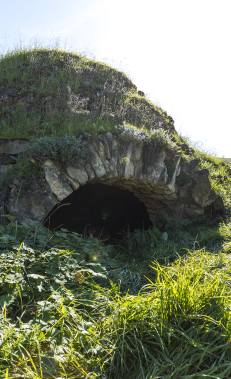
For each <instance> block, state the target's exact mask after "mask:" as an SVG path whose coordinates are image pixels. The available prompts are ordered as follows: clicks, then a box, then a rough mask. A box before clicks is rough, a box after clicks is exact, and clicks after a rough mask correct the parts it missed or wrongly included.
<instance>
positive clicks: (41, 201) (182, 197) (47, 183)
mask: <svg viewBox="0 0 231 379" xmlns="http://www.w3.org/2000/svg"><path fill="white" fill-rule="evenodd" d="M83 134H84V139H85V140H86V142H87V144H86V146H87V149H88V151H89V158H88V159H86V160H83V159H79V158H78V157H75V158H73V159H72V160H71V161H70V162H69V163H68V164H66V165H65V166H64V165H61V164H60V163H59V162H57V161H56V162H53V161H50V160H47V161H45V162H39V161H35V160H34V159H32V158H29V159H30V160H31V162H32V163H33V164H35V165H39V166H40V167H41V168H42V170H43V172H44V179H39V178H37V177H32V178H31V179H30V181H29V184H28V186H27V188H26V189H23V179H22V178H21V177H20V176H18V175H17V174H15V173H13V174H12V175H9V177H8V178H7V179H6V183H5V190H4V191H3V194H2V196H1V204H0V207H1V206H3V205H4V206H5V208H6V212H7V213H10V214H13V215H15V217H16V219H18V220H36V221H39V222H43V221H44V220H45V219H46V216H47V215H48V213H49V212H50V211H51V210H52V209H53V207H54V206H55V205H57V203H59V202H61V201H63V200H64V199H66V198H67V197H68V196H69V195H70V194H72V193H73V192H74V191H78V189H79V187H80V186H84V185H85V184H87V183H91V184H98V183H101V184H105V185H109V186H116V187H119V188H121V189H124V190H127V191H130V192H132V193H133V194H134V195H135V196H136V197H137V198H138V199H139V200H140V201H141V202H142V203H143V204H144V205H145V207H146V209H147V212H148V214H149V217H150V220H151V221H152V220H155V219H158V218H161V217H163V214H166V215H169V216H170V217H173V218H174V219H181V218H182V217H183V218H193V217H198V216H203V215H205V214H206V212H208V209H209V207H211V204H212V203H214V209H215V210H216V211H217V210H219V209H221V208H222V201H221V199H220V197H219V196H217V195H216V193H215V192H214V191H213V190H212V189H211V184H210V181H209V178H208V171H207V170H199V169H198V163H199V161H198V160H197V159H194V160H192V161H191V162H189V163H185V162H182V161H181V156H180V155H179V154H177V152H174V151H172V150H168V149H166V148H165V147H160V146H159V147H156V148H155V149H149V150H144V147H143V143H142V141H140V143H138V142H137V141H136V142H135V141H134V142H123V143H121V142H120V141H119V140H118V138H116V137H115V136H113V135H112V134H111V133H110V132H107V133H105V134H102V135H100V136H99V137H95V136H92V135H90V134H89V133H83ZM24 147H25V141H22V140H16V141H10V140H5V141H4V140H2V141H1V142H0V172H5V171H6V170H7V169H8V168H12V167H14V163H15V160H16V159H17V156H18V154H21V152H22V151H23V148H24ZM215 205H216V206H215Z"/></svg>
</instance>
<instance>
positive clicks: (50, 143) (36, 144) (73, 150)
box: [27, 134, 87, 162]
mask: <svg viewBox="0 0 231 379" xmlns="http://www.w3.org/2000/svg"><path fill="white" fill-rule="evenodd" d="M30 142H31V145H27V151H28V153H29V154H31V155H32V156H33V157H34V158H37V159H42V160H46V159H54V160H56V159H58V160H60V161H61V162H68V161H70V160H71V159H72V158H73V156H74V155H75V156H76V155H77V156H79V157H81V158H85V157H86V156H87V150H86V148H85V144H86V142H82V141H81V138H76V137H75V136H73V135H68V134H65V136H64V137H57V136H49V137H48V136H45V137H40V138H38V139H37V140H34V141H30Z"/></svg>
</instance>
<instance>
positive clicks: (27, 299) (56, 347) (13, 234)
mask: <svg viewBox="0 0 231 379" xmlns="http://www.w3.org/2000/svg"><path fill="white" fill-rule="evenodd" d="M89 80H90V85H89ZM1 89H7V91H5V92H4V91H3V92H2V96H3V98H4V99H5V100H4V101H5V103H4V104H3V105H2V106H1V109H0V138H6V139H7V138H11V139H12V138H25V139H27V140H28V148H27V150H26V151H25V153H24V154H22V156H20V157H19V159H18V161H17V162H16V164H15V169H10V170H8V171H7V172H6V173H4V174H2V175H1V177H0V188H3V186H4V183H5V181H6V179H7V176H9V175H11V174H12V173H13V172H14V170H17V174H18V175H19V176H21V177H23V178H25V180H26V179H28V176H29V175H36V176H40V175H41V176H42V175H43V173H42V170H40V169H39V167H37V166H36V165H32V164H31V163H30V162H28V159H26V154H27V152H28V151H29V150H30V154H32V153H33V154H32V155H34V157H35V158H36V157H39V158H40V159H41V158H44V159H46V158H50V159H57V158H58V159H60V160H61V158H62V159H63V162H66V161H67V160H68V152H70V153H72V154H77V155H79V156H80V157H82V158H83V159H87V156H86V151H85V147H84V143H82V142H81V135H82V133H83V132H89V133H91V134H94V135H97V136H98V138H101V137H102V135H103V134H104V133H105V132H107V131H110V132H112V133H113V134H115V135H116V136H117V137H118V138H119V139H120V140H121V141H122V142H127V141H130V140H133V141H135V142H136V143H143V144H144V147H145V149H152V148H155V147H156V146H158V145H164V146H165V147H166V148H167V149H173V150H175V151H178V152H179V153H180V154H181V155H182V159H183V160H185V161H190V160H192V159H195V158H198V159H199V165H200V168H201V169H202V168H205V169H207V170H208V171H209V176H210V181H211V184H212V188H213V189H214V190H215V191H216V192H217V193H218V194H220V196H221V197H222V199H223V202H224V207H225V209H224V213H223V216H222V217H223V219H221V218H219V219H215V220H209V219H193V220H191V221H189V220H178V221H176V220H174V222H173V220H171V219H170V218H168V217H165V218H163V220H162V221H161V222H159V223H158V224H156V225H153V227H152V228H151V229H149V230H146V231H145V230H135V231H134V232H133V233H131V232H130V231H129V230H127V232H126V235H125V236H124V239H123V240H118V242H117V243H115V244H114V245H106V244H103V243H101V242H98V241H95V240H94V239H92V238H84V237H83V236H81V235H78V234H77V233H73V232H68V231H67V230H61V231H58V232H55V231H49V230H48V229H46V228H45V227H43V226H42V225H40V224H39V223H36V222H30V223H27V222H23V223H18V222H17V221H16V220H15V219H14V217H13V216H10V215H4V214H3V216H2V219H3V224H2V225H0V281H1V284H0V306H1V312H0V342H1V345H0V346H1V348H0V378H4V379H6V378H19V379H20V378H34V379H42V378H43V379H46V378H56V379H58V378H61V377H63V378H68V379H71V378H73V379H77V378H101V379H110V378H111V379H122V378H127V379H151V378H152V379H157V378H166V379H167V378H169V379H170V378H179V379H180V378H182V379H183V378H184V379H185V378H187V379H190V378H192V379H193V378H206V377H207V378H231V350H230V339H231V316H230V307H231V302H230V298H231V297H230V295H231V293H230V292H231V291H230V284H231V281H230V273H231V270H230V267H231V266H230V252H231V214H230V210H231V202H230V198H231V182H230V180H231V179H230V167H229V166H228V164H227V162H225V160H223V159H220V158H217V157H214V156H213V155H210V154H208V153H205V152H201V151H199V149H197V148H192V147H190V143H189V141H188V140H187V139H186V138H183V137H182V136H180V135H179V134H177V133H176V132H175V130H174V127H173V120H172V118H171V117H170V116H168V115H167V113H166V112H165V111H163V110H162V109H161V108H160V107H157V106H156V105H154V104H152V103H151V102H150V101H149V100H148V99H146V97H145V96H144V95H143V94H142V93H141V92H140V91H139V92H138V91H137V89H136V87H135V86H134V85H133V84H132V82H131V80H130V79H129V78H128V77H127V76H126V75H125V74H123V73H122V72H119V71H117V70H115V69H112V68H111V67H109V66H107V65H105V64H102V63H100V62H95V61H93V60H89V59H87V58H86V57H83V56H80V55H78V54H72V53H68V54H67V53H66V52H64V51H60V50H59V49H53V50H49V49H25V50H23V49H21V50H15V51H14V52H9V53H8V54H6V55H5V56H2V57H1V59H0V90H1ZM9 94H10V95H9ZM8 95H9V97H8ZM4 96H6V97H4ZM14 96H15V98H17V100H15V101H14V102H13V103H11V101H10V100H9V98H11V97H14ZM97 99H98V100H97ZM158 126H160V127H158ZM169 169H171V167H170V168H169ZM179 180H181V181H182V182H184V180H185V178H183V177H181V178H180V179H179Z"/></svg>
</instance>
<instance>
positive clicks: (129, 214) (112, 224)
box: [44, 183, 152, 241]
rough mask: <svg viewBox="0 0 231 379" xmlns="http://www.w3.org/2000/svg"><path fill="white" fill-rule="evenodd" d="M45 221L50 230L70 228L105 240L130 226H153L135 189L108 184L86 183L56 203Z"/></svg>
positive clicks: (146, 227) (117, 236) (118, 235)
mask: <svg viewBox="0 0 231 379" xmlns="http://www.w3.org/2000/svg"><path fill="white" fill-rule="evenodd" d="M44 225H45V226H46V227H47V228H49V229H50V230H60V229H61V228H64V229H67V230H69V231H72V232H77V233H79V234H88V235H91V236H92V237H93V238H95V239H98V240H101V241H106V240H108V241H109V240H110V241H111V240H112V239H114V238H118V239H120V238H121V233H122V232H123V231H125V230H127V228H128V227H129V229H130V230H131V231H134V230H135V229H143V228H144V229H148V228H149V227H150V226H152V223H151V221H150V219H149V215H148V212H147V210H146V207H145V205H144V204H143V203H142V202H141V201H140V200H139V199H138V198H137V197H136V196H135V195H134V194H133V193H132V192H129V191H127V190H123V189H121V188H119V187H115V186H109V185H106V184H100V183H98V184H85V185H84V186H81V187H80V188H79V189H78V190H76V191H74V192H73V193H72V194H71V195H69V196H68V197H66V198H65V199H64V200H63V201H62V202H61V203H59V204H57V205H56V206H55V207H54V208H53V209H52V210H51V211H50V213H49V214H48V216H47V217H46V219H45V223H44Z"/></svg>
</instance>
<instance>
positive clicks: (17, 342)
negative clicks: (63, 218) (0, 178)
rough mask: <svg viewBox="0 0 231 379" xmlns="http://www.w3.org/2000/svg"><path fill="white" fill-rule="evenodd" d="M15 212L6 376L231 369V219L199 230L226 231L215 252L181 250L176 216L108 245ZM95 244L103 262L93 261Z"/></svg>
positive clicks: (196, 374) (8, 250) (0, 326)
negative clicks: (173, 223) (20, 218)
mask: <svg viewBox="0 0 231 379" xmlns="http://www.w3.org/2000/svg"><path fill="white" fill-rule="evenodd" d="M5 218H6V219H7V217H5ZM8 219H9V220H8V223H7V222H6V223H5V225H2V226H1V239H0V278H1V285H0V305H1V313H0V330H1V349H0V377H1V378H6V377H7V375H8V377H17V378H59V377H64V378H104V379H105V378H113V379H116V378H118V379H119V378H121V379H122V378H125V377H126V378H128V379H132V378H140V379H141V378H142V379H144V378H145V379H149V378H156V379H157V378H176V377H177V378H202V377H208V378H213V377H214V378H217V377H219V378H229V377H231V364H230V353H231V351H230V335H231V318H230V311H229V309H230V306H231V303H230V298H231V297H230V295H231V291H230V284H231V276H230V273H231V271H230V267H231V266H230V256H229V255H228V254H225V253H224V252H222V248H223V247H222V246H223V245H224V248H225V246H226V245H225V244H227V243H229V242H230V240H231V237H230V235H231V234H230V224H229V223H221V224H220V225H217V226H215V225H214V226H213V227H210V229H209V228H206V227H205V228H204V230H201V234H200V235H199V234H198V237H197V239H198V241H203V243H204V245H205V246H206V245H207V244H208V245H209V241H210V240H211V238H213V237H214V238H215V237H216V238H215V239H214V241H215V242H214V246H215V250H214V251H212V248H211V252H208V251H206V249H199V250H198V249H197V248H195V247H196V246H195V244H193V241H192V240H191V242H189V245H190V243H192V244H191V248H190V249H188V248H187V247H186V246H187V244H186V242H185V243H184V244H185V247H184V249H181V242H180V238H181V237H182V235H183V234H184V233H186V231H184V230H183V229H184V228H186V227H187V226H185V225H180V224H179V225H177V228H178V229H176V230H175V233H174V234H173V232H172V231H171V230H170V226H169V225H168V223H166V225H165V227H162V230H159V229H157V227H154V228H153V229H150V230H148V231H138V230H137V231H135V232H134V233H131V234H130V235H129V236H127V238H126V239H125V240H124V242H123V243H122V244H121V245H120V246H105V245H104V244H102V243H99V242H96V241H94V240H92V239H88V240H84V239H83V238H82V237H81V236H79V235H77V234H76V233H68V232H67V231H65V230H63V231H61V232H57V233H51V232H49V231H48V230H47V229H45V228H43V227H41V226H39V225H38V224H36V223H35V224H34V225H32V224H31V225H29V224H28V225H26V224H25V223H24V224H19V223H15V222H13V221H14V220H13V219H12V218H11V217H10V218H9V217H8ZM197 228H198V225H197V224H196V222H195V225H194V232H196V231H197ZM200 228H201V227H200ZM190 229H191V231H192V230H193V228H192V225H191V228H190ZM164 230H165V231H164ZM209 230H210V234H209V233H208V231H209ZM194 232H193V233H194ZM187 233H189V232H188V231H187ZM193 233H192V234H193ZM212 233H213V234H212ZM182 241H183V239H182ZM216 241H217V242H216ZM218 242H219V244H220V245H219V247H220V249H218ZM216 243H217V244H216ZM222 244H223V245H222ZM189 245H188V246H189ZM173 246H174V247H173ZM210 247H211V246H210ZM132 249H133V250H132ZM171 249H172V256H171V259H167V257H168V256H169V251H171ZM173 251H174V254H173ZM178 251H179V253H178ZM89 252H91V253H93V252H94V254H95V256H101V257H103V259H101V260H100V262H101V263H99V261H98V262H97V261H89V260H87V256H88V254H89ZM132 252H134V254H132ZM138 252H139V254H138Z"/></svg>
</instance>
